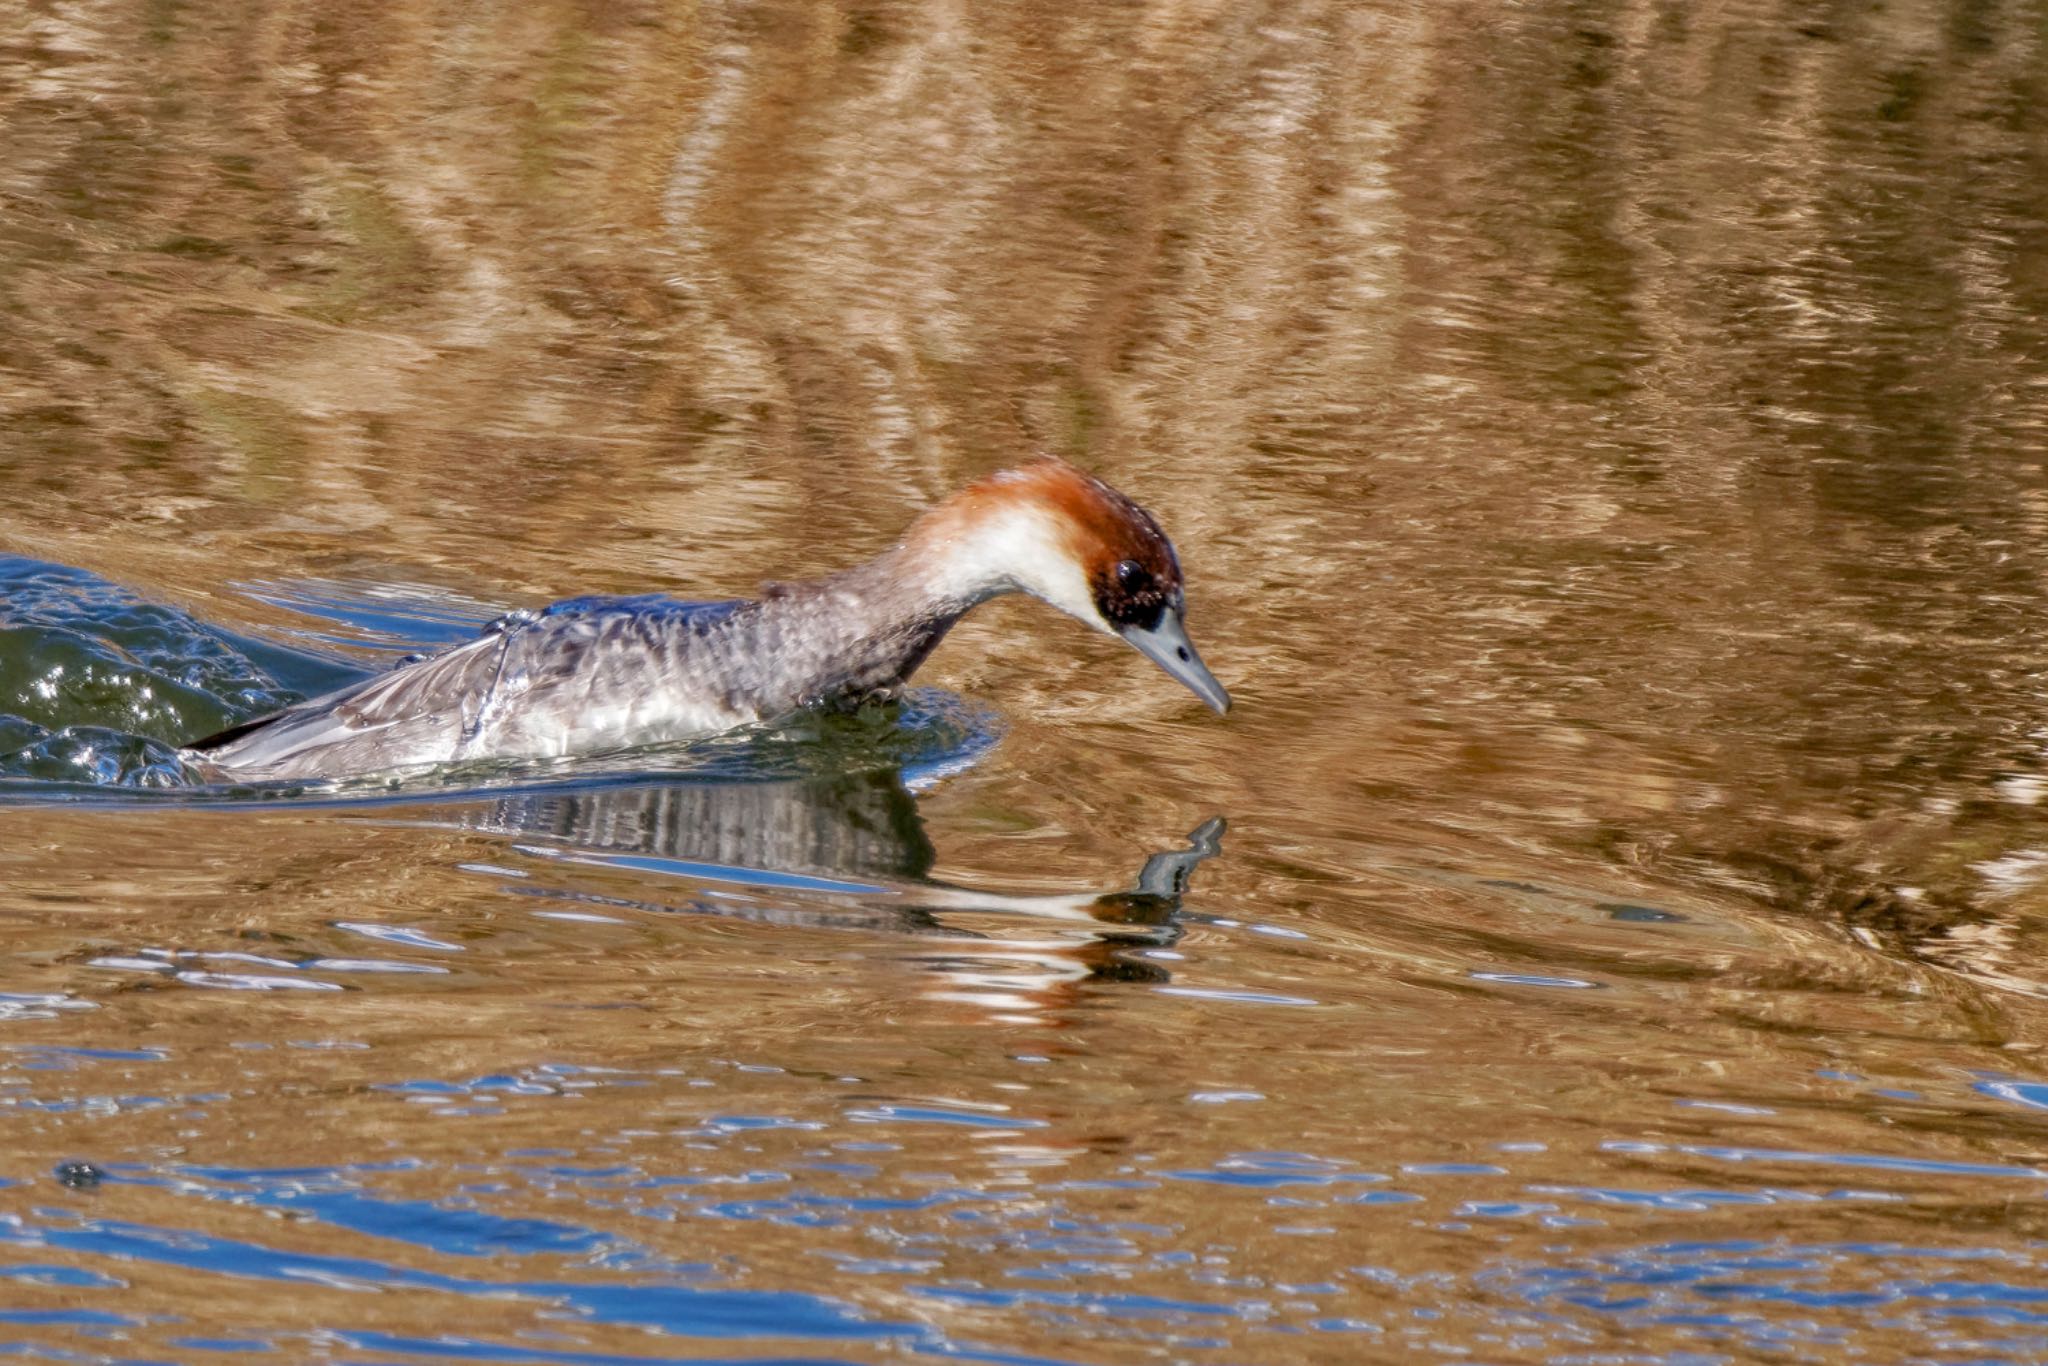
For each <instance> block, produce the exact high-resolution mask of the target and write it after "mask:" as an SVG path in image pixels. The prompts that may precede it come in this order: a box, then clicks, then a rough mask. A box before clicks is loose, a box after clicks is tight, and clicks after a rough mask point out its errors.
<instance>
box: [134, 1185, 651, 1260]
mask: <svg viewBox="0 0 2048 1366" xmlns="http://www.w3.org/2000/svg"><path fill="white" fill-rule="evenodd" d="M387 1169H388V1168H387ZM128 1184H132V1185H144V1186H156V1187H159V1188H162V1189H167V1190H174V1191H177V1192H179V1193H181V1194H196V1195H199V1196H201V1197H202V1198H205V1199H209V1200H224V1201H227V1202H230V1203H233V1204H238V1205H255V1206H259V1207H261V1208H265V1209H281V1210H292V1211H295V1212H298V1213H301V1214H306V1215H311V1216H312V1217H314V1218H317V1219H319V1220H320V1221H322V1222H323V1223H326V1224H331V1225H333V1226H334V1227H336V1228H344V1229H348V1230H349V1231H351V1232H354V1233H363V1234H369V1235H371V1236H374V1237H380V1238H391V1239H394V1240H396V1241H399V1242H403V1243H409V1244H411V1245H413V1246H415V1247H421V1248H427V1249H430V1250H432V1251H434V1252H440V1253H446V1254H448V1255H450V1256H458V1257H488V1256H493V1255H496V1254H498V1253H506V1252H510V1253H519V1254H533V1253H546V1254H555V1255H565V1254H576V1253H591V1252H595V1251H597V1250H599V1249H601V1248H604V1247H606V1246H609V1245H610V1244H611V1243H612V1242H613V1241H614V1240H613V1239H611V1238H609V1237H607V1236H605V1235H602V1234H598V1233H595V1232H593V1231H591V1230H589V1229H586V1228H580V1227H577V1226H576V1225H573V1224H559V1223H554V1222H551V1221H548V1220H541V1219H510V1218H505V1217H502V1216H499V1215H494V1214H489V1213H486V1212H484V1211H482V1210H476V1209H457V1208H451V1207H449V1206H447V1205H443V1204H437V1203H434V1202H430V1201H424V1200H396V1199H390V1198H386V1197H382V1196H377V1195H372V1194H369V1193H367V1192H365V1191H363V1190H362V1189H361V1188H360V1187H359V1186H358V1185H356V1183H355V1182H354V1181H352V1180H350V1179H349V1177H348V1176H347V1175H344V1174H343V1172H342V1171H339V1170H337V1171H329V1172H295V1173H291V1174H279V1173H276V1172H237V1173H233V1174H225V1173H221V1172H219V1171H218V1169H214V1170H212V1171H210V1172H209V1173H208V1174H207V1176H206V1177H204V1178H203V1179H201V1177H200V1173H199V1171H197V1170H194V1169H180V1168H171V1169H169V1171H168V1174H167V1175H165V1176H163V1177H159V1178H155V1179H148V1178H128Z"/></svg>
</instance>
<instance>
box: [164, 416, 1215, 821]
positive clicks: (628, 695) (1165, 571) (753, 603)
mask: <svg viewBox="0 0 2048 1366" xmlns="http://www.w3.org/2000/svg"><path fill="white" fill-rule="evenodd" d="M1009 593H1024V594H1028V595H1029V596H1031V597H1034V598H1037V599H1038V600H1039V601H1041V602H1044V603H1046V604H1048V605H1049V606H1051V607H1054V608H1056V609H1058V610H1059V611H1061V612H1064V613H1066V614H1067V615H1068V616H1070V617H1073V618H1075V619H1077V620H1079V621H1081V622H1082V623H1084V624H1086V625H1087V626H1090V627H1092V628H1094V629H1095V630H1097V631H1100V632H1103V633H1105V634H1108V635H1113V636H1117V637H1120V638H1121V639H1122V640H1123V641H1125V642H1126V643H1127V644H1129V645H1130V646H1132V647H1133V648H1134V649H1136V650H1137V651H1138V652H1139V653H1140V654H1142V655H1144V656H1145V657H1146V658H1147V659H1149V660H1151V661H1152V662H1153V663H1154V664H1156V665H1158V666H1159V668H1160V669H1161V670H1163V671H1164V672H1165V673H1166V675H1167V676H1168V677H1169V678H1172V679H1174V680H1176V681H1178V682H1179V683H1181V684H1183V685H1184V686H1186V687H1187V688H1188V689H1189V690H1190V691H1191V692H1193V693H1194V695H1195V696H1196V697H1198V698H1200V699H1201V700H1202V701H1203V702H1205V703H1207V704H1208V705H1209V707H1211V708H1212V709H1214V710H1215V711H1216V713H1217V714H1219V715H1221V714H1223V713H1224V712H1227V711H1228V710H1229V707H1230V694H1229V693H1228V692H1226V691H1225V690H1224V687H1223V685H1222V684H1221V683H1219V682H1217V680H1216V677H1215V675H1214V674H1212V673H1211V672H1210V671H1209V669H1208V667H1207V666H1206V665H1205V664H1203V662H1202V657H1201V655H1200V654H1198V653H1197V652H1196V650H1195V647H1194V645H1193V643H1192V642H1190V641H1189V639H1188V634H1187V628H1186V614H1187V607H1186V599H1185V592H1184V586H1183V582H1182V577H1181V569H1180V561H1179V558H1178V557H1177V556H1176V555H1175V553H1174V549H1173V543H1172V542H1171V541H1169V540H1168V539H1167V537H1166V533H1165V532H1164V531H1162V530H1161V529H1160V526H1159V523H1158V521H1157V520H1155V519H1154V518H1153V516H1152V514H1151V513H1149V512H1147V511H1146V510H1145V509H1144V508H1142V507H1140V506H1139V505H1138V504H1137V503H1135V502H1133V501H1132V500H1131V499H1130V498H1128V497H1126V496H1125V495H1124V494H1122V493H1120V492H1118V491H1117V490H1116V489H1114V488H1112V487H1110V485H1109V484H1107V483H1105V482H1103V481H1102V480H1101V479H1099V478H1097V477H1095V476H1094V475H1092V474H1089V473H1087V472H1085V471H1083V470H1081V469H1080V468H1078V467H1077V466H1075V465H1072V464H1070V463H1068V462H1067V461H1065V460H1063V459H1060V458H1058V457H1056V456H1046V457H1042V458H1039V459H1036V460H1034V461H1031V462H1030V463H1027V464H1024V465H1020V466H1017V467H1015V468H1011V469H1006V470H1003V471H1000V472H998V473H996V474H993V475H990V476H989V477H987V478H985V479H982V480H980V481H978V482H975V483H972V484H969V485H968V486H966V487H965V488H963V489H961V490H960V491H959V492H957V493H955V494H954V495H953V496H951V497H950V498H947V499H945V500H944V501H943V502H940V503H938V504H937V505H936V506H934V507H932V508H931V509H930V510H929V511H927V512H925V513H924V514H923V515H922V516H921V517H919V518H918V519H917V520H916V521H915V522H914V523H913V524H912V525H911V526H910V528H909V530H908V531H907V532H906V533H905V534H904V535H903V537H902V538H901V539H900V540H899V541H897V542H896V543H895V544H894V545H893V546H891V547H890V548H889V549H887V550H885V551H883V552H882V553H881V554H879V555H877V556H875V557H874V558H873V559H870V560H868V561H867V562H865V563H863V564H858V565H855V566H853V567H851V568H848V569H843V570H840V571H838V572H837V573H833V574H829V575H826V576H824V577H822V578H817V579H810V580H805V581H800V582H791V583H769V584H766V585H764V586H763V588H762V590H761V592H760V595H759V596H758V597H754V598H738V599H731V600H726V601H717V602H692V601H684V600H680V599H676V598H672V597H668V596H665V595H662V594H645V595H639V596H632V597H611V596H603V597H578V598H569V599H566V600H564V601H561V602H557V603H555V604H553V605H552V606H549V607H546V608H542V609H540V610H538V611H533V610H526V611H517V612H512V613H509V614H507V615H505V616H502V617H499V618H498V619H497V620H495V621H493V622H491V623H489V624H488V625H486V626H485V627H484V628H483V630H482V631H481V632H480V633H479V635H478V636H477V638H476V639H474V640H471V641H467V642H465V643H463V644H460V645H456V646H454V647H452V648H449V649H446V650H443V651H441V652H439V653H436V654H432V655H427V656H423V657H414V658H413V659H410V660H407V661H402V662H401V663H400V664H399V665H397V666H396V667H394V668H392V669H391V670H389V671H387V672H384V673H380V674H376V675H373V676H371V677H370V678H367V679H364V680H362V681H360V682H357V683H354V684H351V685H349V686H346V687H343V688H341V689H339V690H338V691H335V692H331V693H328V694H326V695H324V696H320V697H315V698H312V699H310V700H308V701H304V702H300V703H296V704H294V705H292V706H289V707H286V708H284V709H283V710H281V711H277V712H273V713H271V714H269V715H265V716H260V717H257V718H256V719H254V720H251V721H247V722H244V723H242V724H240V725H236V726H232V727H230V728H228V729H226V730H223V731H220V732H218V733H216V734H213V735H208V736H205V737H203V738H201V739H198V740H194V741H192V742H190V743H189V744H187V745H186V746H185V747H184V750H183V755H184V757H185V759H186V760H187V761H188V762H190V763H192V764H193V765H194V766H196V767H197V768H198V769H199V771H200V772H201V774H202V775H203V776H205V777H207V778H209V779H213V780H221V781H233V782H269V781H281V780H322V779H344V778H354V777H363V776H368V775H376V774H385V773H393V772H397V771H399V770H412V769H417V768H420V767H422V766H431V765H441V764H448V763H455V762H461V761H470V760H545V759H557V758H565V757H580V756H587V755H602V754H608V753H615V752H620V751H625V750H630V749H635V748H639V747H641V746H646V745H652V744H662V743H669V742H675V741H686V740H691V739H695V738H699V737H705V736H710V735H714V734H717V733H719V732H722V731H729V730H733V729H735V728H737V727H742V726H747V725H751V724H758V723H768V722H774V721H776V720H778V719H780V718H783V717H787V716H790V715H792V714H794V713H797V712H800V711H802V710H804V709H806V708H816V707H823V708H846V707H853V706H858V705H859V704H861V703H862V702H865V701H867V700H869V699H877V698H879V699H888V698H890V697H893V696H895V695H896V694H897V693H898V691H899V690H900V689H901V688H902V687H903V686H904V684H905V683H906V682H907V681H908V680H909V679H910V677H911V675H912V674H914V673H915V672H916V671H917V669H918V666H919V665H921V664H923V663H924V661H925V659H926V658H927V657H928V656H929V655H930V654H931V652H932V650H933V649H934V648H935V647H936V646H937V645H938V644H939V642H940V641H941V640H943V639H944V638H945V635H946V633H947V632H948V631H949V630H951V629H952V627H953V625H954V623H956V622H958V621H959V620H960V619H961V617H963V616H965V615H966V614H967V613H968V612H970V611H972V610H973V609H974V608H975V607H977V606H979V605H980V604H981V603H984V602H987V601H989V600H990V599H991V598H996V597H1001V596H1003V595H1005V594H1009Z"/></svg>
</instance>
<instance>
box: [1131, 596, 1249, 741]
mask: <svg viewBox="0 0 2048 1366" xmlns="http://www.w3.org/2000/svg"><path fill="white" fill-rule="evenodd" d="M1118 634H1120V635H1122V636H1123V638H1124V639H1125V640H1128V641H1129V642H1130V643H1131V646H1132V648H1134V649H1136V650H1137V652H1138V653H1139V654H1141V655H1143V656H1145V658H1147V659H1149V660H1151V661H1152V662H1153V663H1154V664H1157V665H1158V666H1159V667H1160V668H1161V669H1164V670H1165V671H1166V675H1167V677H1169V678H1172V679H1175V680H1177V681H1179V682H1180V683H1181V684H1182V685H1183V686H1185V687H1186V688H1187V690H1188V691H1189V692H1191V693H1193V694H1194V695H1195V696H1197V697H1199V698H1201V699H1202V700H1203V701H1204V702H1207V703H1208V704H1209V706H1210V707H1211V708H1212V709H1214V711H1215V712H1216V714H1217V715H1218V716H1221V715H1223V713H1225V712H1227V711H1229V710H1230V694H1229V693H1227V692H1225V691H1223V685H1222V684H1221V683H1218V682H1217V681H1216V675H1214V674H1212V673H1210V672H1209V669H1208V666H1207V665H1205V664H1203V663H1202V657H1201V656H1200V655H1198V654H1196V653H1195V647H1194V646H1193V645H1191V644H1189V643H1188V633H1187V628H1186V627H1185V626H1183V625H1181V619H1180V613H1178V612H1172V611H1169V612H1164V613H1162V614H1160V617H1159V624H1158V625H1157V626H1155V627H1153V628H1152V629H1151V630H1149V631H1147V630H1144V629H1142V628H1140V627H1137V626H1126V627H1125V628H1124V629H1123V630H1122V631H1121V632H1119V633H1118Z"/></svg>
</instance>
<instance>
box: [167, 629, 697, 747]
mask: <svg viewBox="0 0 2048 1366" xmlns="http://www.w3.org/2000/svg"><path fill="white" fill-rule="evenodd" d="M736 605H737V604H735V603H729V602H719V603H685V602H677V601H675V600H674V599H666V598H658V597H638V598H574V599H570V600H569V601H566V602H560V603H556V604H555V605H554V606H552V607H549V608H547V609H545V610H544V611H541V612H538V613H536V612H513V613H511V614H509V615H507V616H503V617H500V618H498V619H497V620H496V621H493V622H491V623H490V624H489V625H488V626H486V627H484V629H483V634H481V635H480V636H478V637H477V638H476V639H475V640H473V641H470V642H469V643H468V644H466V645H458V646H456V647H455V648H454V649H451V650H446V651H443V652H442V653H440V654H437V655H433V656H430V657H429V658H426V659H422V660H417V661H414V662H412V663H408V664H402V665H400V666H399V667H397V668H396V669H393V670H392V671H390V672H389V673H384V674H378V675H376V676H374V677H371V678H366V679H364V680H362V681H361V682H359V683H352V684H350V685H349V686H347V687H345V688H341V689H338V690H337V691H335V692H331V693H327V694H325V695H324V696H321V697H315V698H312V699H311V700H309V701H305V702H299V703H296V704H294V705H292V706H289V707H286V708H285V709H284V710H282V711H278V712H273V713H271V714H270V715H268V716H261V717H257V718H256V719H255V720H252V721H245V722H243V723H242V724H241V725H238V726H231V727H229V728H228V729H226V730H223V731H220V732H219V733H217V734H214V735H209V736H206V737H205V738H204V739H201V740H196V741H193V742H192V743H191V744H188V745H186V746H185V748H186V749H187V750H188V751H191V752H194V753H196V754H198V755H200V756H202V757H203V758H204V759H205V760H207V761H209V762H211V763H213V764H216V765H218V766H220V767H222V768H226V769H231V770H247V771H249V772H250V773H252V774H256V773H260V774H261V775H262V776H264V777H277V778H311V777H322V776H330V777H339V776H344V775H347V774H352V773H369V772H375V771H378V770H381V769H390V768H399V767H403V766H407V765H412V764H421V763H440V762H445V761H446V760H449V759H452V758H455V757H456V756H457V755H458V753H459V752H460V749H461V745H462V742H463V740H464V739H465V738H467V737H469V736H470V735H472V734H473V733H474V732H475V731H476V729H477V727H478V726H479V724H480V723H481V722H482V720H483V719H484V718H485V716H486V715H487V713H488V711H489V709H490V708H491V706H492V704H493V702H494V701H495V700H496V697H497V692H498V687H499V683H500V681H501V679H502V678H503V677H504V676H505V672H506V662H507V660H508V658H514V657H515V654H516V670H515V671H516V673H517V675H518V677H519V685H520V688H521V690H526V689H530V688H533V687H536V686H538V685H542V684H544V683H547V682H551V681H556V677H557V676H559V675H566V674H568V673H570V672H572V671H574V670H575V669H577V668H578V667H579V666H580V664H581V663H582V661H583V660H584V659H585V657H586V656H585V652H584V651H582V650H577V649H561V650H556V649H550V648H549V642H550V640H551V639H553V638H554V637H557V636H560V637H562V638H563V639H564V641H565V642H566V640H567V639H568V638H570V637H575V636H588V635H590V634H591V633H592V630H593V628H598V629H602V628H604V627H607V626H609V627H612V628H614V630H616V628H617V627H618V626H619V625H620V624H622V623H624V622H627V621H638V622H641V623H643V624H652V623H653V622H654V621H656V620H657V619H663V618H665V619H666V620H667V621H669V622H674V623H677V624H682V625H685V626H686V627H687V626H699V627H701V626H702V625H705V624H708V623H709V622H711V621H715V620H717V619H718V618H721V617H723V616H725V615H727V614H728V613H730V612H731V611H732V609H733V608H734V607H735V606H736Z"/></svg>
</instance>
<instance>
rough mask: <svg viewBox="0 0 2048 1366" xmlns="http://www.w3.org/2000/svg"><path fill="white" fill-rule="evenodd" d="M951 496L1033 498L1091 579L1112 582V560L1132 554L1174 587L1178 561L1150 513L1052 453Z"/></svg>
mask: <svg viewBox="0 0 2048 1366" xmlns="http://www.w3.org/2000/svg"><path fill="white" fill-rule="evenodd" d="M955 501H957V502H972V503H984V502H985V503H987V504H990V505H994V504H999V503H1002V502H1017V501H1030V502H1035V503H1037V504H1039V505H1040V506H1042V507H1044V508H1046V509H1048V510H1049V511H1051V512H1053V513H1054V514H1055V515H1056V519H1057V522H1058V524H1059V526H1060V527H1061V529H1062V531H1063V532H1064V534H1065V539H1066V546H1067V550H1068V553H1070V554H1071V555H1073V557H1074V558H1075V560H1076V561H1077V562H1079V563H1080V564H1081V565H1082V566H1083V568H1084V569H1085V571H1086V572H1087V575H1088V581H1089V582H1090V583H1091V584H1094V585H1098V586H1100V585H1102V584H1105V583H1109V582H1112V581H1113V580H1114V578H1115V574H1116V568H1117V566H1118V565H1120V564H1122V563H1123V562H1124V561H1125V560H1131V561H1135V562H1136V563H1137V564H1139V565H1140V566H1142V567H1143V568H1144V570H1145V571H1146V573H1148V574H1150V575H1151V576H1152V577H1153V578H1154V579H1155V580H1156V581H1157V582H1158V583H1159V584H1160V585H1161V586H1162V587H1163V588H1166V589H1169V590H1170V591H1173V592H1176V593H1177V592H1178V591H1179V588H1180V564H1179V563H1178V561H1176V560H1175V559H1174V555H1173V545H1172V543H1171V542H1170V541H1168V540H1167V539H1166V533H1165V532H1163V531H1161V530H1160V529H1159V523H1157V522H1155V521H1154V520H1152V514H1151V513H1149V512H1147V511H1145V509H1143V508H1141V507H1139V506H1138V505H1137V504H1136V503H1134V502H1132V501H1131V500H1130V499H1129V498H1126V497H1125V496H1124V495H1123V494H1121V493H1118V492H1117V491H1116V490H1115V489H1113V488H1111V487H1110V486H1109V485H1107V484H1105V483H1103V482H1102V481H1101V480H1100V479H1097V478H1096V477H1095V476H1094V475H1092V474H1088V473H1086V472H1085V471H1082V470H1078V469H1076V468H1074V467H1073V466H1072V465H1069V464H1068V463H1067V462H1066V461H1064V460H1061V459H1060V458H1059V457H1057V456H1051V455H1048V456H1043V457H1041V458H1039V459H1037V460H1034V461H1032V462H1031V463H1030V464H1028V465H1019V466H1018V467H1016V468H1015V469H1008V470H1004V471H1002V472H1001V473H999V474H994V475H991V476H989V477H988V478H987V479H984V480H982V481H981V482H979V483H977V484H973V485H971V486H969V487H968V488H967V489H965V490H963V491H962V492H961V493H960V495H959V497H958V498H957V499H956V500H955Z"/></svg>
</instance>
